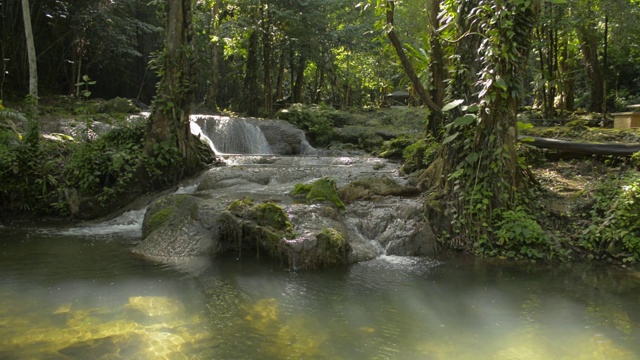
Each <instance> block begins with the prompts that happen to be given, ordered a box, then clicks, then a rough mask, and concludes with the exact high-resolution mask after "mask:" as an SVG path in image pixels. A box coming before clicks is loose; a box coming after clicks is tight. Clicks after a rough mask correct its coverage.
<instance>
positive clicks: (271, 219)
mask: <svg viewBox="0 0 640 360" xmlns="http://www.w3.org/2000/svg"><path fill="white" fill-rule="evenodd" d="M251 213H252V218H254V219H255V220H256V222H257V223H258V225H260V226H268V227H270V228H273V229H275V230H282V231H288V230H290V229H291V227H292V225H291V223H290V222H289V217H288V216H287V213H286V212H285V211H284V209H283V208H282V207H280V206H278V205H277V204H275V203H273V202H270V201H268V202H265V203H262V204H258V205H256V206H254V207H253V208H251Z"/></svg>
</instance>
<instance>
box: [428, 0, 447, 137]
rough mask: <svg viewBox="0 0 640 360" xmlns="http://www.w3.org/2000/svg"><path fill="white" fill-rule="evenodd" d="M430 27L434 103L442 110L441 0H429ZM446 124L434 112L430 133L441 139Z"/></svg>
mask: <svg viewBox="0 0 640 360" xmlns="http://www.w3.org/2000/svg"><path fill="white" fill-rule="evenodd" d="M428 7H429V22H430V24H429V26H430V28H431V31H430V36H429V44H430V47H431V78H432V84H433V91H432V96H433V103H434V104H435V105H436V106H437V107H438V108H440V109H442V106H443V105H444V97H445V75H446V74H445V68H444V65H445V63H444V53H443V51H442V45H441V44H440V39H439V37H438V28H440V22H439V20H438V14H439V13H440V0H429V2H428ZM443 123H444V116H443V114H442V113H441V112H439V111H432V112H431V113H430V114H429V125H428V129H429V132H430V133H431V134H433V135H435V136H436V138H437V139H439V138H441V137H440V136H439V134H441V132H440V128H441V127H442V124H443Z"/></svg>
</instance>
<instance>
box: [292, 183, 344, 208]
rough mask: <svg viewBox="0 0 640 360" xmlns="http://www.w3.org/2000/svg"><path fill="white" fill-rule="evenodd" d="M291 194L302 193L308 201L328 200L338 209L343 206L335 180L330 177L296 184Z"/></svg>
mask: <svg viewBox="0 0 640 360" xmlns="http://www.w3.org/2000/svg"><path fill="white" fill-rule="evenodd" d="M305 194H306V195H305ZM291 195H293V196H294V197H295V196H298V197H300V196H303V195H304V196H305V198H306V199H307V201H309V202H325V201H328V202H330V203H332V204H333V205H334V206H335V207H337V208H338V209H344V208H345V205H344V203H343V202H342V200H341V199H340V196H339V195H338V189H337V187H336V180H335V179H332V178H330V177H323V178H321V179H318V180H316V181H315V182H313V183H312V184H296V185H295V187H294V189H293V191H292V192H291Z"/></svg>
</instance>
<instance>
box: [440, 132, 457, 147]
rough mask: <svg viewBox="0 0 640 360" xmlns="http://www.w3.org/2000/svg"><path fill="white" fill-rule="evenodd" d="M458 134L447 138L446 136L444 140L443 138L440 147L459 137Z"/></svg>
mask: <svg viewBox="0 0 640 360" xmlns="http://www.w3.org/2000/svg"><path fill="white" fill-rule="evenodd" d="M459 134H460V133H458V132H457V133H455V134H453V135H449V136H447V137H446V138H444V140H442V145H444V144H447V143H450V142H452V141H453V139H455V138H456V137H458V135H459Z"/></svg>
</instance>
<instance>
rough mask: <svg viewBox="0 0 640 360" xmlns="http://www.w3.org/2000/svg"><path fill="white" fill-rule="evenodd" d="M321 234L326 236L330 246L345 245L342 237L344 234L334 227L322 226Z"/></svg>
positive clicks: (345, 242) (345, 241)
mask: <svg viewBox="0 0 640 360" xmlns="http://www.w3.org/2000/svg"><path fill="white" fill-rule="evenodd" d="M321 234H322V235H324V236H326V239H327V240H328V242H329V244H331V245H332V247H335V248H339V247H343V246H345V245H347V240H346V239H345V238H344V235H343V234H342V233H341V232H340V231H338V230H336V229H334V228H324V229H322V232H321Z"/></svg>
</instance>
